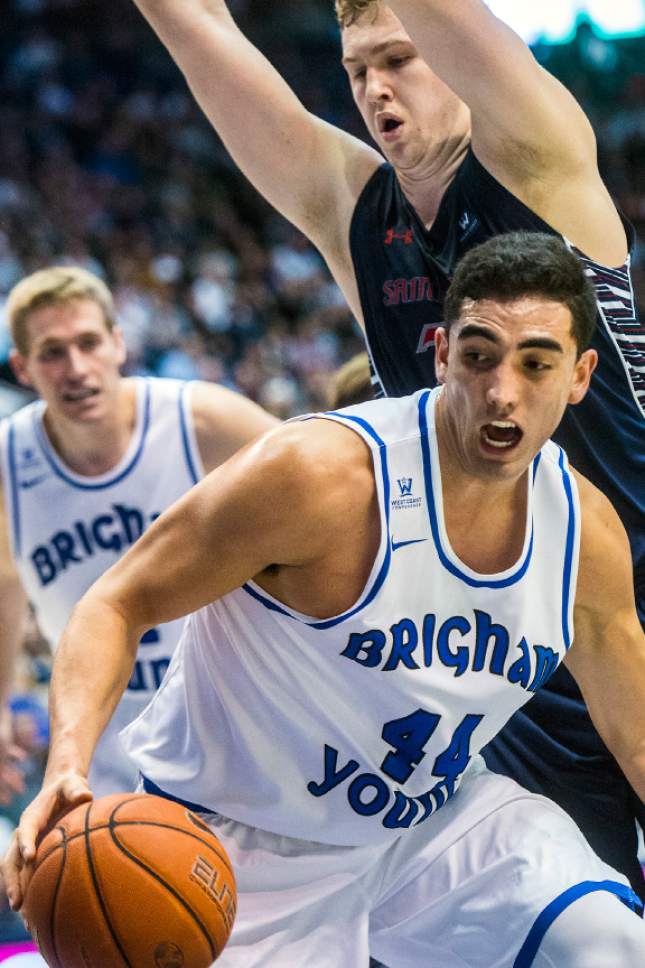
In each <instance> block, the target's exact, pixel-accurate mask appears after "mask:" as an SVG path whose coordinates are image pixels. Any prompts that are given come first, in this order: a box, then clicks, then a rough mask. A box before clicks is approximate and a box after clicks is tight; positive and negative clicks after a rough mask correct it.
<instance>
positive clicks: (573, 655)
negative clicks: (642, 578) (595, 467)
mask: <svg viewBox="0 0 645 968" xmlns="http://www.w3.org/2000/svg"><path fill="white" fill-rule="evenodd" d="M576 477H577V480H578V484H579V488H580V497H581V505H582V535H581V545H580V565H579V575H578V587H577V593H576V603H575V616H574V621H575V639H574V643H573V645H572V647H571V649H570V651H569V654H568V655H567V658H566V660H565V662H566V665H567V667H568V669H569V671H570V672H571V674H572V675H573V676H574V678H575V679H576V681H577V683H578V685H579V687H580V690H581V692H582V694H583V696H584V699H585V702H586V703H587V706H588V709H589V713H590V715H591V718H592V720H593V722H594V725H595V726H596V729H597V730H598V732H599V733H600V735H601V737H602V739H603V740H604V742H605V743H606V744H607V746H608V748H609V749H610V750H611V752H612V753H613V755H614V756H615V757H616V759H617V760H618V762H619V764H620V766H621V768H622V770H623V772H624V773H625V775H626V776H627V778H628V780H629V781H630V783H631V784H632V786H633V788H634V790H635V791H636V793H637V794H638V795H639V796H640V798H641V799H642V800H644V801H645V635H644V634H643V630H642V629H641V626H640V623H639V621H638V616H637V614H636V606H635V601H634V591H633V575H632V563H631V556H630V549H629V543H628V540H627V535H626V533H625V530H624V528H623V526H622V524H621V522H620V519H619V518H618V515H617V514H616V512H615V511H614V509H613V507H612V506H611V504H610V503H609V501H608V500H607V498H606V497H604V495H602V494H601V493H600V491H598V489H597V488H595V487H593V485H591V484H590V483H589V482H588V481H586V480H584V479H583V478H581V477H580V475H576Z"/></svg>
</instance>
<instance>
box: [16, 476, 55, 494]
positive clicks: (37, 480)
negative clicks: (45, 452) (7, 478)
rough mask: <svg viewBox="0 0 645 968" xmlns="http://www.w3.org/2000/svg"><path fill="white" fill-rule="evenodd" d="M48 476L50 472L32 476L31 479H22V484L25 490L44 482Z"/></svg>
mask: <svg viewBox="0 0 645 968" xmlns="http://www.w3.org/2000/svg"><path fill="white" fill-rule="evenodd" d="M48 477H49V475H48V474H41V475H40V477H32V478H31V479H29V480H26V481H21V482H20V486H21V488H23V490H25V489H28V488H30V487H36V486H37V485H38V484H42V482H43V481H46V480H47V478H48Z"/></svg>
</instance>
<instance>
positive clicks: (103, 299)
mask: <svg viewBox="0 0 645 968" xmlns="http://www.w3.org/2000/svg"><path fill="white" fill-rule="evenodd" d="M73 299H91V300H92V301H93V302H95V303H97V305H98V306H100V308H101V309H102V310H103V316H104V319H105V325H106V327H107V329H108V330H110V331H111V330H112V329H113V328H114V324H115V311H114V302H113V300H112V294H111V292H110V290H109V289H108V287H107V286H106V285H105V283H104V282H103V280H102V279H99V277H98V276H95V275H94V274H93V273H91V272H88V271H87V269H81V268H80V266H52V268H50V269H39V270H38V272H33V273H32V274H31V275H30V276H26V277H25V278H24V279H21V281H20V282H19V283H17V285H15V286H14V287H13V289H12V290H11V292H10V293H9V296H8V298H7V304H6V317H7V323H8V324H9V329H10V331H11V336H12V339H13V341H14V343H15V345H16V349H17V350H18V352H19V353H21V354H22V355H23V356H27V354H28V353H29V339H28V334H27V321H28V318H29V315H30V314H31V313H33V312H35V310H37V309H42V307H43V306H55V305H59V304H61V303H68V302H71V301H72V300H73Z"/></svg>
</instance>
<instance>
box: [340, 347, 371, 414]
mask: <svg viewBox="0 0 645 968" xmlns="http://www.w3.org/2000/svg"><path fill="white" fill-rule="evenodd" d="M373 399H374V389H373V387H372V373H371V371H370V361H369V359H368V356H367V353H357V354H356V356H352V358H351V360H348V361H347V363H345V364H343V366H341V368H340V370H338V372H337V373H336V376H335V379H334V384H333V386H332V388H331V401H330V404H331V407H332V408H333V409H334V410H338V409H340V408H341V407H349V406H351V405H352V404H354V403H364V402H365V401H366V400H373Z"/></svg>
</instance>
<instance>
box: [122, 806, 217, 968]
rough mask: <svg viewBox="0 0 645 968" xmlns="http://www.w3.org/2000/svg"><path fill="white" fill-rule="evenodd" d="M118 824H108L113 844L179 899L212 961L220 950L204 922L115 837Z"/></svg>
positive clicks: (177, 893) (167, 884)
mask: <svg viewBox="0 0 645 968" xmlns="http://www.w3.org/2000/svg"><path fill="white" fill-rule="evenodd" d="M118 826H120V824H119V823H118V822H117V823H115V824H112V823H110V826H109V830H110V836H111V837H112V840H113V841H114V844H115V845H116V847H117V848H118V849H119V850H122V851H123V853H124V854H125V856H126V857H129V858H130V860H132V861H133V862H134V863H135V864H138V866H139V867H141V868H142V870H144V871H146V872H147V873H148V874H149V875H150V876H151V877H153V878H154V879H155V880H157V881H159V883H160V884H161V885H162V886H163V887H165V889H166V890H167V891H168V892H169V893H170V894H172V895H173V897H174V898H175V899H176V900H177V901H179V903H180V904H181V905H182V907H183V908H184V909H185V910H186V911H187V912H188V914H189V915H190V916H191V917H192V919H193V921H194V922H195V923H196V924H197V926H198V928H199V930H200V931H201V932H202V934H203V936H204V938H205V939H206V941H207V942H208V946H209V948H210V949H211V954H212V956H213V961H215V959H216V958H217V957H218V956H219V954H220V952H219V951H218V949H217V945H216V944H215V942H214V940H213V939H212V938H211V936H210V932H209V931H208V928H207V927H206V925H205V924H203V923H202V920H201V918H199V917H198V916H197V914H196V913H195V911H193V909H192V907H191V906H190V905H189V904H188V903H187V902H186V901H185V900H184V899H183V897H182V896H181V894H179V892H178V891H176V890H175V888H174V887H173V886H172V884H169V883H168V882H167V881H166V880H165V879H164V878H163V877H162V876H161V874H158V873H157V871H155V870H153V868H152V867H148V865H147V864H146V863H145V862H144V861H143V860H141V859H140V858H139V857H137V856H136V855H135V854H133V853H132V852H131V851H130V850H128V848H127V847H126V846H125V845H124V844H122V843H121V841H120V840H119V839H118V838H117V836H116V834H115V832H114V831H115V829H116V828H117V827H118ZM159 826H163V825H162V824H159ZM171 829H173V828H171ZM196 839H198V840H199V838H196Z"/></svg>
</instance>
